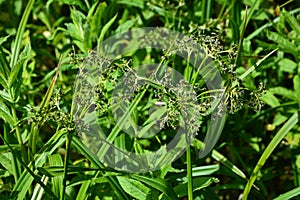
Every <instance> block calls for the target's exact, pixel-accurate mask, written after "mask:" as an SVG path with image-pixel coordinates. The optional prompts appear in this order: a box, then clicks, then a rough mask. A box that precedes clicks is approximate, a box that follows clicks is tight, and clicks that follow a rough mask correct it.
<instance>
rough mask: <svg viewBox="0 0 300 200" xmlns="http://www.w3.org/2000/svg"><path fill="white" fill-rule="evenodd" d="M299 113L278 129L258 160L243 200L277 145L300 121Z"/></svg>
mask: <svg viewBox="0 0 300 200" xmlns="http://www.w3.org/2000/svg"><path fill="white" fill-rule="evenodd" d="M298 120H299V115H298V112H296V113H295V114H294V115H293V116H292V117H291V118H290V119H289V120H288V121H287V122H286V123H285V124H284V126H283V127H281V129H280V130H279V131H278V133H277V134H276V135H275V137H274V138H273V139H272V141H271V142H270V143H269V145H268V146H267V148H266V149H265V151H264V152H263V154H262V155H261V157H260V159H259V161H258V162H257V164H256V166H255V168H254V170H253V172H252V174H251V177H250V179H249V181H248V183H247V185H246V187H245V190H244V193H243V200H246V199H247V197H248V194H249V192H250V190H251V188H252V186H253V183H254V181H255V180H256V178H257V176H258V173H259V171H260V169H261V168H262V167H263V165H264V164H265V162H266V161H267V159H268V158H269V157H270V155H271V153H272V152H273V151H274V149H275V148H276V147H277V145H278V144H279V143H280V141H281V140H282V139H283V138H284V136H285V135H286V134H287V133H288V132H289V131H290V130H291V129H292V128H293V127H294V126H295V125H296V124H297V123H298Z"/></svg>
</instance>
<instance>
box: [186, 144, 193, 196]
mask: <svg viewBox="0 0 300 200" xmlns="http://www.w3.org/2000/svg"><path fill="white" fill-rule="evenodd" d="M186 161H187V166H186V167H187V177H188V200H193V172H192V158H191V147H190V146H189V147H187V149H186Z"/></svg>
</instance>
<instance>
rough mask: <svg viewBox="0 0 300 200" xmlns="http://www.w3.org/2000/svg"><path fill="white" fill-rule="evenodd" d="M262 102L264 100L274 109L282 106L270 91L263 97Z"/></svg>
mask: <svg viewBox="0 0 300 200" xmlns="http://www.w3.org/2000/svg"><path fill="white" fill-rule="evenodd" d="M261 100H263V101H264V102H265V103H266V104H268V105H269V106H271V107H272V108H274V107H277V106H280V102H279V100H278V99H277V98H276V97H275V96H274V94H273V93H271V92H270V91H267V93H266V94H264V95H263V96H262V97H261Z"/></svg>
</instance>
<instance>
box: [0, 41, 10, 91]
mask: <svg viewBox="0 0 300 200" xmlns="http://www.w3.org/2000/svg"><path fill="white" fill-rule="evenodd" d="M9 68H10V67H9V64H8V61H7V59H6V57H5V54H4V52H3V50H2V48H1V46H0V74H1V75H0V76H1V78H2V79H3V80H4V81H5V84H6V85H8V77H9V74H10V69H9Z"/></svg>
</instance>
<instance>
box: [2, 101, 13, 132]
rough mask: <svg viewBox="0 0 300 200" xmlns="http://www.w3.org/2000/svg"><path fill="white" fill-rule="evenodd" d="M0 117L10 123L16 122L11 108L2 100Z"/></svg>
mask: <svg viewBox="0 0 300 200" xmlns="http://www.w3.org/2000/svg"><path fill="white" fill-rule="evenodd" d="M0 117H1V118H2V119H3V120H4V121H5V122H7V123H9V124H10V125H12V126H14V125H15V124H16V122H15V121H14V118H13V116H12V115H11V113H10V111H9V108H8V107H7V106H6V104H5V103H4V102H2V101H1V100H0Z"/></svg>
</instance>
